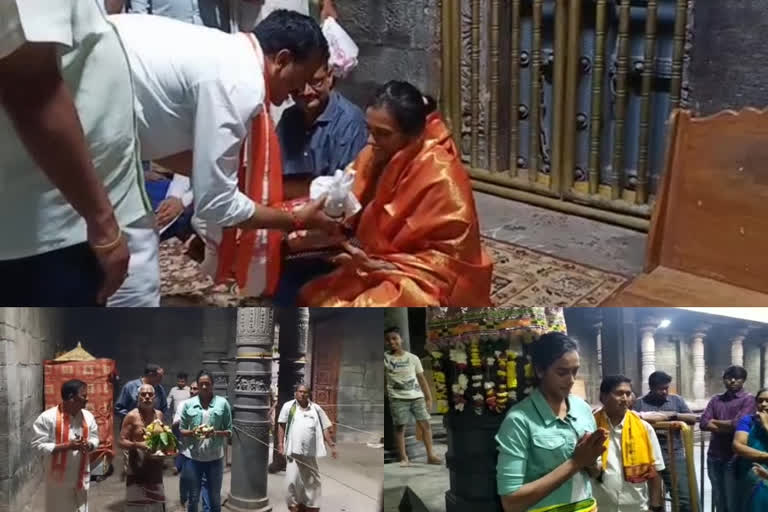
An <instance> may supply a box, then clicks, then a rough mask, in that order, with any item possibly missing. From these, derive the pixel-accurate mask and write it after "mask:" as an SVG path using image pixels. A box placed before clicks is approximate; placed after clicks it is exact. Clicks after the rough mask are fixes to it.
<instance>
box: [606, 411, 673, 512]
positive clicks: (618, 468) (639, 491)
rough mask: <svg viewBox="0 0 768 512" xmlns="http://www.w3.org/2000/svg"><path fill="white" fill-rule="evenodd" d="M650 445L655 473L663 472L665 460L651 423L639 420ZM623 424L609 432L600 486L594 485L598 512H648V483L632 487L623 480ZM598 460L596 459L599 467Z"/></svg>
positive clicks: (631, 484) (622, 422) (632, 485)
mask: <svg viewBox="0 0 768 512" xmlns="http://www.w3.org/2000/svg"><path fill="white" fill-rule="evenodd" d="M608 421H609V422H610V420H608ZM641 421H642V422H643V426H644V427H645V430H646V432H648V438H649V439H650V441H651V453H652V455H653V459H654V467H655V468H656V471H661V470H663V469H664V456H663V454H662V452H661V447H660V446H659V439H658V438H657V437H656V431H655V430H653V427H652V426H651V424H650V423H648V422H647V421H645V420H641ZM623 426H624V420H622V421H621V423H619V424H618V425H616V426H614V427H613V428H612V429H610V431H609V433H608V438H609V440H610V444H609V446H608V457H607V459H606V467H605V473H604V474H603V482H602V483H600V482H597V481H594V484H595V485H594V486H593V494H594V497H595V499H596V500H597V504H598V506H599V507H600V511H601V512H641V511H645V510H648V483H647V482H644V483H640V484H633V483H630V482H627V481H626V480H624V469H623V465H622V459H621V429H622V427H623ZM600 461H601V459H598V464H599V463H600Z"/></svg>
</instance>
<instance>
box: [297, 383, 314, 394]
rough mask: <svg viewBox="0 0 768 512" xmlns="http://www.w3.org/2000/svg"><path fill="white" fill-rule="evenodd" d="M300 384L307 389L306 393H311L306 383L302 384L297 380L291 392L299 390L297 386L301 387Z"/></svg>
mask: <svg viewBox="0 0 768 512" xmlns="http://www.w3.org/2000/svg"><path fill="white" fill-rule="evenodd" d="M302 386H303V387H305V388H306V389H307V393H311V392H312V389H311V388H310V387H309V386H308V385H307V384H304V383H303V382H298V383H296V384H294V385H293V392H294V393H295V392H297V391H298V390H299V388H300V387H302Z"/></svg>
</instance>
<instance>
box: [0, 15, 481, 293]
mask: <svg viewBox="0 0 768 512" xmlns="http://www.w3.org/2000/svg"><path fill="white" fill-rule="evenodd" d="M144 3H146V2H137V5H138V4H141V5H143V4H144ZM179 3H180V4H185V5H188V4H190V3H189V2H179ZM195 3H196V2H193V3H192V4H195ZM171 4H174V2H169V1H164V2H160V1H155V2H154V9H153V10H152V12H153V14H152V15H150V14H138V13H126V14H115V15H112V16H109V18H107V17H106V16H105V12H104V5H103V4H102V3H101V0H86V1H78V2H75V1H74V0H67V1H64V2H56V4H55V6H48V5H46V6H45V7H44V8H42V7H40V6H39V5H38V4H37V3H36V2H32V1H31V0H14V1H12V2H6V3H4V4H3V6H2V7H0V20H2V21H0V107H1V108H0V135H1V136H0V140H2V142H0V178H1V179H2V181H3V183H4V184H5V186H4V187H3V188H2V192H1V194H2V195H0V199H2V201H0V204H2V206H1V207H0V218H3V219H5V220H4V221H3V232H4V233H5V234H6V236H4V238H3V241H2V242H0V276H3V278H4V282H5V283H6V286H4V287H3V290H1V291H0V302H2V303H7V304H17V305H35V306H42V305H54V306H55V305H99V304H104V303H108V304H109V305H113V306H157V305H158V304H159V300H160V296H159V263H158V240H159V238H158V233H157V231H158V230H160V229H165V228H166V227H167V225H168V224H169V223H172V222H173V223H175V222H177V221H179V219H181V218H188V219H192V220H191V221H190V222H191V223H192V226H193V227H194V228H195V231H196V232H197V233H198V235H199V240H200V241H202V245H203V249H202V251H201V252H202V256H201V260H202V268H203V270H205V271H206V272H207V273H209V274H210V275H211V276H212V277H214V278H215V279H216V280H217V281H220V282H224V281H228V282H232V281H235V282H237V284H238V285H239V288H240V290H241V292H242V293H243V294H244V295H249V296H271V297H274V298H275V300H276V301H277V302H280V303H281V304H284V305H287V304H296V303H297V302H298V303H301V304H303V305H314V306H333V305H350V306H388V305H413V306H416V305H421V306H425V305H463V306H468V305H469V306H472V305H489V304H490V297H489V295H490V280H491V269H492V264H491V261H490V259H489V258H488V256H487V254H486V253H485V252H484V250H483V248H482V246H481V242H480V234H479V227H478V221H477V214H476V210H475V205H474V199H473V197H472V191H471V185H470V181H469V178H468V176H467V174H466V172H465V170H464V167H463V165H462V163H461V156H460V154H459V151H458V150H457V148H456V146H455V145H454V144H453V141H452V139H451V136H450V132H449V131H448V129H447V127H446V126H445V124H444V123H443V121H442V120H441V119H440V116H439V114H438V113H437V112H436V111H435V107H436V105H435V103H434V100H432V99H431V98H429V97H427V96H424V95H423V94H422V93H421V92H420V91H419V90H418V89H417V88H416V87H414V86H413V85H412V84H409V83H407V82H401V81H391V82H389V83H387V84H386V85H384V86H382V87H381V88H379V89H378V90H377V91H376V93H375V94H374V96H373V98H372V100H371V101H370V102H369V104H368V106H367V108H366V111H365V113H364V114H363V112H362V111H361V110H360V109H359V108H357V107H356V106H354V105H353V104H351V102H349V101H347V100H346V99H344V98H343V97H342V96H341V95H340V94H338V93H337V92H335V91H333V87H334V84H335V80H336V78H337V77H335V76H334V74H333V72H332V71H333V69H331V68H330V67H329V61H328V60H329V55H330V53H329V46H328V41H327V40H326V38H325V36H324V34H323V31H322V29H321V27H320V26H319V25H318V23H317V22H316V21H315V20H314V19H313V18H311V17H309V16H306V15H305V14H301V13H298V12H295V11H289V10H276V11H273V12H272V13H271V14H270V15H269V16H266V17H265V18H264V19H262V20H261V21H260V22H259V23H258V24H256V25H255V27H250V28H248V31H247V32H238V33H234V34H230V33H226V32H224V31H222V30H219V29H217V28H209V27H204V26H200V25H199V24H197V25H196V24H194V23H198V22H200V21H203V22H204V19H202V18H201V17H199V16H197V17H196V16H195V15H194V14H193V15H192V16H191V18H190V19H186V18H188V17H189V16H188V13H186V14H184V15H181V14H179V16H180V17H182V18H185V19H184V21H179V20H174V19H171V18H169V17H166V16H171V15H173V13H174V12H176V11H175V10H173V9H170V8H168V9H165V8H164V7H167V6H170V5H171ZM240 4H243V2H240ZM323 4H324V7H323V16H324V17H328V16H335V15H336V14H335V8H334V7H333V4H332V2H330V1H328V0H326V1H325V2H324V3H323ZM106 5H107V6H108V8H109V11H110V12H119V11H120V10H122V8H123V5H122V2H115V1H108V2H107V3H106ZM150 5H151V2H150ZM142 12H149V11H148V10H147V11H142ZM163 15H166V16H163ZM198 18H200V19H198ZM189 21H191V23H190V22H189ZM243 24H244V22H242V21H241V22H239V23H238V26H239V28H240V29H242V28H243ZM245 24H246V25H247V24H248V23H245ZM218 28H221V27H218ZM289 97H293V99H294V100H295V105H294V106H293V107H290V108H291V109H293V110H290V109H289V110H288V111H285V112H284V114H283V117H281V122H280V123H277V117H278V116H277V114H276V113H275V112H273V111H274V109H273V106H278V105H283V107H284V106H285V104H286V100H288V98H289ZM283 118H284V119H283ZM276 124H277V127H276V126H275V125H276ZM141 161H144V162H148V161H156V162H158V164H160V165H161V166H162V167H163V168H165V169H168V170H170V171H173V172H174V173H175V175H174V177H173V178H171V177H166V178H160V179H161V180H162V179H165V181H166V183H164V184H161V185H160V186H157V183H155V182H156V181H157V179H158V178H157V176H154V173H153V172H152V171H150V170H147V182H148V183H149V185H150V186H149V187H148V188H147V190H145V187H144V183H145V176H144V174H145V173H144V171H143V169H142V166H141ZM345 168H350V169H353V170H354V171H355V179H354V187H353V193H354V194H355V196H356V197H357V198H358V200H359V202H360V204H361V206H362V210H361V211H360V212H359V213H358V214H356V215H355V216H353V217H351V218H349V219H345V220H344V222H343V223H339V222H337V221H336V220H334V219H332V218H330V217H329V216H328V215H326V214H325V213H324V211H323V202H322V200H316V201H309V202H307V203H305V205H304V206H303V207H300V208H298V209H292V208H285V207H279V206H280V204H281V202H282V201H283V200H284V199H290V198H291V196H294V195H295V196H299V197H307V195H308V188H309V181H311V179H312V178H313V177H316V176H319V175H329V174H333V173H334V171H336V170H337V169H345ZM177 175H182V176H187V177H188V178H189V181H187V182H185V183H181V184H180V185H178V186H176V185H174V184H173V181H177V182H178V181H182V182H183V181H184V179H183V177H180V178H176V176H177ZM246 176H247V177H246ZM169 182H170V183H169ZM147 191H148V192H150V195H151V196H153V197H152V205H151V206H150V205H149V204H148V203H147V201H146V198H145V192H147ZM190 209H191V211H190ZM185 211H187V213H188V214H189V215H187V216H186V217H184V216H183V215H182V213H184V212H185ZM192 214H193V215H192ZM11 219H14V220H11ZM159 224H164V225H162V226H160V225H159ZM306 230H315V231H317V232H323V231H324V232H326V233H327V234H328V235H329V236H328V237H327V247H326V248H327V249H328V250H329V253H330V254H331V255H330V256H323V257H317V258H314V259H312V258H307V259H305V260H303V261H302V262H300V263H295V264H294V263H291V262H290V261H288V262H285V263H286V264H285V265H284V267H283V269H282V271H281V270H280V266H281V262H282V259H283V255H284V254H283V252H284V251H285V247H284V242H285V240H284V237H283V235H282V234H281V232H283V233H302V232H304V231H306ZM165 233H170V232H165ZM70 276H77V278H70ZM52 282H55V283H56V286H53V287H52V286H49V285H50V283H52Z"/></svg>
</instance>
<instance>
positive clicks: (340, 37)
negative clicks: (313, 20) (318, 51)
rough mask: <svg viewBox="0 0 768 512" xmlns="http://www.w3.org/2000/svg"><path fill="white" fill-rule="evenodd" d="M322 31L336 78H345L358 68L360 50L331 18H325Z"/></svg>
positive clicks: (329, 61) (330, 64)
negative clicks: (326, 41)
mask: <svg viewBox="0 0 768 512" xmlns="http://www.w3.org/2000/svg"><path fill="white" fill-rule="evenodd" d="M322 29H323V35H324V36H325V39H327V40H328V50H329V51H330V54H331V56H330V58H329V59H328V64H329V66H330V68H331V71H332V72H333V74H334V75H335V76H337V77H339V78H343V77H345V76H346V75H347V74H348V73H349V72H350V71H352V70H353V69H354V68H356V67H357V55H358V53H359V52H360V50H359V49H358V47H357V45H356V44H355V42H354V41H353V40H352V38H351V37H349V34H347V33H346V31H345V30H344V29H343V28H341V25H339V24H338V23H337V22H336V20H335V19H333V18H331V17H330V16H329V17H328V18H325V21H324V22H323V27H322Z"/></svg>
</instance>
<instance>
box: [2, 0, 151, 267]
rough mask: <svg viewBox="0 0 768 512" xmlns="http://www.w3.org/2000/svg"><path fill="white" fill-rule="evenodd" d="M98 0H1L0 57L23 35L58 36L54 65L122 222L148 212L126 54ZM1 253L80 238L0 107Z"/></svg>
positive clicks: (29, 38) (81, 225)
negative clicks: (66, 89) (57, 67)
mask: <svg viewBox="0 0 768 512" xmlns="http://www.w3.org/2000/svg"><path fill="white" fill-rule="evenodd" d="M101 3H102V0H56V1H55V2H41V1H39V0H2V1H0V59H2V58H5V57H7V56H8V55H10V54H11V53H13V52H14V51H16V50H17V49H18V48H19V47H21V46H22V45H23V44H25V43H27V42H41V43H56V44H57V45H58V55H59V67H60V70H61V75H62V77H63V79H64V82H65V83H66V84H67V86H68V88H69V90H70V91H71V92H72V96H73V99H74V103H75V107H76V108H77V113H78V116H79V117H80V122H81V124H82V126H83V130H84V132H85V135H86V143H87V145H88V148H89V149H90V154H91V155H92V157H93V163H94V166H95V168H96V173H97V175H98V177H99V178H100V179H101V182H102V183H104V185H105V188H106V190H107V193H108V194H109V198H110V200H111V202H112V205H113V206H114V208H115V214H116V217H117V220H118V222H119V223H120V225H121V226H127V225H128V224H130V223H132V222H134V221H136V220H138V219H139V218H141V217H143V216H144V215H146V213H147V212H148V208H147V207H148V204H147V203H145V202H144V195H143V179H142V172H141V163H140V161H139V158H138V144H137V140H136V131H135V129H136V126H135V116H134V114H135V112H134V104H133V96H134V92H133V88H132V83H131V78H130V71H129V69H128V61H127V59H126V55H125V52H124V51H123V48H122V46H121V44H120V40H119V38H118V36H117V33H116V32H115V30H114V29H113V27H112V26H111V25H110V24H109V23H108V22H107V20H106V18H105V17H104V13H103V10H102V9H103V7H102V6H101ZM0 232H1V233H2V234H3V236H2V237H0V260H8V259H16V258H23V257H27V256H33V255H36V254H42V253H45V252H49V251H53V250H56V249H61V248H65V247H70V246H73V245H76V244H79V243H83V242H85V241H86V226H85V221H84V220H83V218H82V217H81V216H80V215H78V214H77V212H75V210H74V209H73V208H72V207H71V206H70V204H69V203H68V202H67V200H66V199H64V197H63V196H62V195H61V192H59V190H58V189H57V188H56V187H55V186H54V185H53V184H52V183H51V182H50V181H49V179H48V177H47V176H46V175H45V174H44V173H43V171H42V170H41V169H40V168H39V166H38V165H37V164H36V163H35V162H34V161H33V160H32V158H31V156H30V155H29V153H28V152H27V150H26V147H25V146H24V144H22V142H21V140H20V139H19V137H18V134H17V132H16V129H15V128H14V126H13V124H12V123H11V121H10V119H9V118H8V116H7V115H6V112H5V109H4V108H2V107H0Z"/></svg>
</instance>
